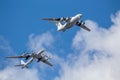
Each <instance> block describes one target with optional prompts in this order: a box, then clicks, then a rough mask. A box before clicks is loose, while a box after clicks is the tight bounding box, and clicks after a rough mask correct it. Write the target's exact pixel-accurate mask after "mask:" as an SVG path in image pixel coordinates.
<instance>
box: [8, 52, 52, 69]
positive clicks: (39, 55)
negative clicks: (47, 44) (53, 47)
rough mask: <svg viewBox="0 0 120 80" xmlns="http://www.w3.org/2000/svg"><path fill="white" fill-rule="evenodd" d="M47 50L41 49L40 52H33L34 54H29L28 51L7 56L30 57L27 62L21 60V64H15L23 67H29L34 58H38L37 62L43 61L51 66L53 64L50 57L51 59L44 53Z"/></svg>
mask: <svg viewBox="0 0 120 80" xmlns="http://www.w3.org/2000/svg"><path fill="white" fill-rule="evenodd" d="M44 51H45V50H41V51H39V52H38V53H35V52H33V53H32V54H28V53H25V54H23V55H22V56H8V57H6V58H25V60H27V59H29V58H30V59H29V60H28V61H27V62H24V61H23V60H21V62H20V64H19V65H15V66H22V68H25V67H26V68H28V65H29V64H30V63H31V62H32V61H33V60H34V59H37V62H40V61H41V62H43V63H45V64H47V65H49V66H53V65H52V64H51V63H50V62H49V61H48V59H50V57H49V56H47V55H45V54H43V52H44Z"/></svg>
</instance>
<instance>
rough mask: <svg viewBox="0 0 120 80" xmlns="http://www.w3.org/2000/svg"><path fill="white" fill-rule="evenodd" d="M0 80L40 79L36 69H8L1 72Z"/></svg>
mask: <svg viewBox="0 0 120 80" xmlns="http://www.w3.org/2000/svg"><path fill="white" fill-rule="evenodd" d="M0 80H39V77H38V72H37V71H36V70H35V69H24V70H23V69H17V68H12V67H7V68H5V69H4V70H2V71H0Z"/></svg>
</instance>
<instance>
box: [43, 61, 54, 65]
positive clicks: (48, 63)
mask: <svg viewBox="0 0 120 80" xmlns="http://www.w3.org/2000/svg"><path fill="white" fill-rule="evenodd" d="M41 61H42V60H41ZM42 62H43V63H45V64H47V65H49V66H53V65H52V64H51V63H50V62H49V61H48V60H43V61H42Z"/></svg>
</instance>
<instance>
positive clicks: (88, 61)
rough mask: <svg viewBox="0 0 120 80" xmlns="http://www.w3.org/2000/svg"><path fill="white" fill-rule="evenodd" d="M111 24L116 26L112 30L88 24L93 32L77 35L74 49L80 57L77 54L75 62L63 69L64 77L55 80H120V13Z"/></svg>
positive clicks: (81, 32) (112, 17)
mask: <svg viewBox="0 0 120 80" xmlns="http://www.w3.org/2000/svg"><path fill="white" fill-rule="evenodd" d="M111 20H112V22H113V25H111V26H110V28H109V29H105V28H102V27H99V25H98V24H97V23H95V22H94V21H91V20H87V21H86V25H87V26H89V27H90V28H91V32H86V31H84V30H82V31H78V32H77V34H76V35H75V37H74V39H73V44H72V46H73V48H74V50H75V52H76V53H78V55H77V56H74V54H73V56H71V58H70V59H71V60H70V59H69V60H68V61H67V63H66V64H64V65H62V70H60V76H59V77H56V78H55V80H119V79H120V51H119V50H120V42H119V41H120V37H119V36H120V11H118V12H117V13H116V15H112V16H111ZM74 57H75V59H73V58H74ZM71 62H72V64H71Z"/></svg>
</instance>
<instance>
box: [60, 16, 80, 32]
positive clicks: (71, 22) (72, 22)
mask: <svg viewBox="0 0 120 80" xmlns="http://www.w3.org/2000/svg"><path fill="white" fill-rule="evenodd" d="M81 16H82V14H77V15H76V16H74V17H72V18H71V19H70V20H69V21H68V22H66V23H65V24H64V25H62V26H61V27H58V31H65V30H66V29H69V28H71V27H73V26H74V25H75V24H76V23H77V22H78V21H79V20H80V18H81Z"/></svg>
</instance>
